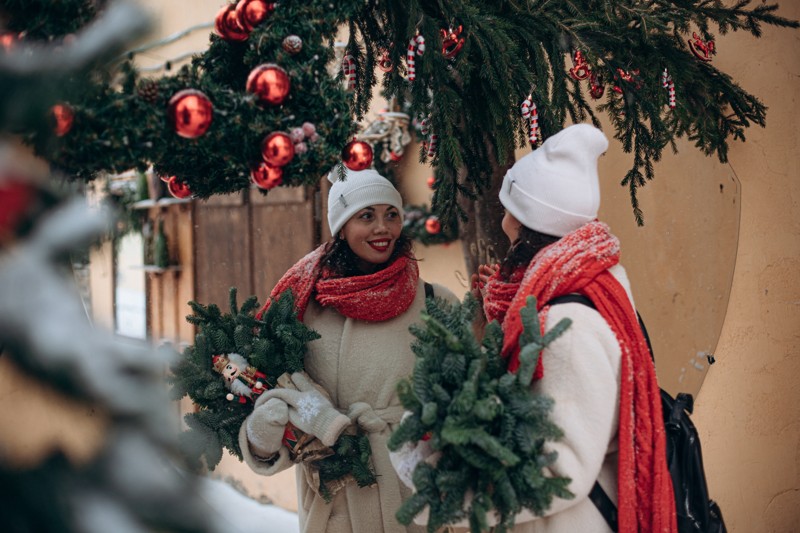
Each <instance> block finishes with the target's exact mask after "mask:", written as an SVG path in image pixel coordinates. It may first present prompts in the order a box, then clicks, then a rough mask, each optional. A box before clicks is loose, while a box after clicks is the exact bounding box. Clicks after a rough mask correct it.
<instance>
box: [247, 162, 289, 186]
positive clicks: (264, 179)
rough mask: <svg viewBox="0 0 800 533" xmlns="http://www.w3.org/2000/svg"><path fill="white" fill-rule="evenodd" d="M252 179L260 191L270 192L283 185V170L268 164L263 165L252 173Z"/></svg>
mask: <svg viewBox="0 0 800 533" xmlns="http://www.w3.org/2000/svg"><path fill="white" fill-rule="evenodd" d="M250 179H251V180H252V181H253V183H255V184H256V186H257V187H258V188H259V189H264V190H267V191H268V190H270V189H274V188H275V187H277V186H278V185H280V184H281V183H283V169H282V168H281V167H273V166H272V165H270V164H269V163H266V162H265V163H261V164H260V165H258V167H256V168H254V169H253V170H252V172H250Z"/></svg>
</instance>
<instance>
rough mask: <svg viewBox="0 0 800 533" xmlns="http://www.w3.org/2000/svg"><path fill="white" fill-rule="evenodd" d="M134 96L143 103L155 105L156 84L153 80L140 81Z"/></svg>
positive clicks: (156, 96) (156, 100) (156, 99)
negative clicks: (137, 96)
mask: <svg viewBox="0 0 800 533" xmlns="http://www.w3.org/2000/svg"><path fill="white" fill-rule="evenodd" d="M136 94H138V95H139V98H141V99H142V100H144V101H145V102H148V103H151V104H155V103H156V102H158V83H156V82H155V81H154V80H142V81H140V82H139V84H138V85H137V86H136Z"/></svg>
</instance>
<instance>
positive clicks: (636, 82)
mask: <svg viewBox="0 0 800 533" xmlns="http://www.w3.org/2000/svg"><path fill="white" fill-rule="evenodd" d="M614 78H615V79H617V80H622V81H624V82H626V83H628V84H631V85H633V88H634V89H641V88H642V80H641V79H639V69H638V68H635V69H632V70H630V71H627V70H622V69H621V68H618V69H617V73H616V74H615V75H614ZM614 91H615V92H618V93H620V94H622V93H623V90H622V87H620V86H619V84H617V85H614Z"/></svg>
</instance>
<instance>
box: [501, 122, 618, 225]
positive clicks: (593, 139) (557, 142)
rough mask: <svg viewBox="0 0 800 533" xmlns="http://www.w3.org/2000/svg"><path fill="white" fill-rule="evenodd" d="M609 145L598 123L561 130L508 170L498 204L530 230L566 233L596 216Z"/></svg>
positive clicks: (577, 125)
mask: <svg viewBox="0 0 800 533" xmlns="http://www.w3.org/2000/svg"><path fill="white" fill-rule="evenodd" d="M607 149H608V139H607V138H606V136H605V135H604V134H603V132H602V131H600V130H599V129H597V128H595V127H594V126H590V125H589V124H576V125H574V126H569V127H568V128H565V129H563V130H561V131H560V132H558V133H557V134H555V135H553V136H552V137H550V138H548V139H547V140H546V141H545V142H544V143H543V144H542V146H540V147H539V148H537V149H536V150H534V151H533V152H531V153H529V154H528V155H526V156H525V157H522V158H521V159H520V160H519V161H517V162H516V163H514V166H512V167H511V168H510V169H509V170H508V172H506V175H505V177H504V178H503V187H502V189H501V190H500V203H501V204H503V207H505V208H506V209H507V210H508V211H509V212H510V213H511V214H512V215H514V218H516V219H517V220H519V221H520V222H521V223H522V224H523V225H524V226H526V227H527V228H530V229H532V230H535V231H538V232H540V233H545V234H547V235H553V236H555V237H563V236H564V235H566V234H567V233H570V232H571V231H574V230H576V229H578V228H579V227H581V226H582V225H584V224H586V223H587V222H591V221H592V220H594V219H595V218H597V210H598V209H599V208H600V182H599V179H598V176H597V159H598V158H599V157H600V156H601V155H602V154H603V152H605V151H606V150H607Z"/></svg>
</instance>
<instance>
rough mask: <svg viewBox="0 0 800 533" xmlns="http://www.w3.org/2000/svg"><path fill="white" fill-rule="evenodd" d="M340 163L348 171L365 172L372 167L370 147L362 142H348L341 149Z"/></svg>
mask: <svg viewBox="0 0 800 533" xmlns="http://www.w3.org/2000/svg"><path fill="white" fill-rule="evenodd" d="M342 163H344V166H346V167H347V168H349V169H350V170H365V169H368V168H369V167H370V166H371V165H372V146H370V145H369V143H366V142H364V141H356V140H353V141H350V142H349V143H347V144H346V145H345V147H344V148H343V149H342Z"/></svg>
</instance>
